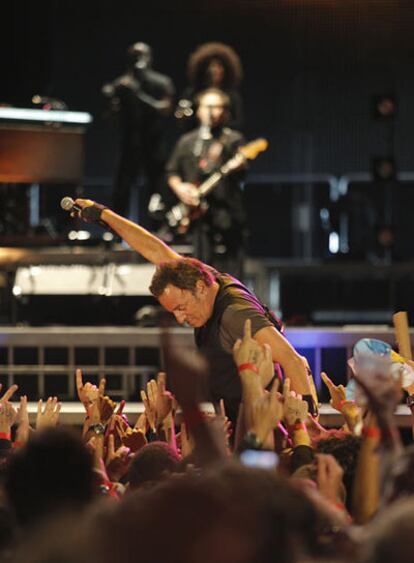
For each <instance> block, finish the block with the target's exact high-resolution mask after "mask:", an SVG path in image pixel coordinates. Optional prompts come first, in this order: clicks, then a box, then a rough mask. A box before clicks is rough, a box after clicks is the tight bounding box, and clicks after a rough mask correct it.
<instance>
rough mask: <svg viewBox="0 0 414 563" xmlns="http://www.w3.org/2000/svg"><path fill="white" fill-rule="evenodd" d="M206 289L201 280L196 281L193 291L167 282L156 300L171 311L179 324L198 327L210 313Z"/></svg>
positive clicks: (206, 319)
mask: <svg viewBox="0 0 414 563" xmlns="http://www.w3.org/2000/svg"><path fill="white" fill-rule="evenodd" d="M207 291H208V288H207V287H206V286H205V284H204V283H203V282H201V281H199V282H197V286H196V289H195V292H194V293H193V292H191V291H190V290H188V289H179V288H178V287H175V286H174V285H171V284H168V285H167V287H166V288H165V290H164V291H163V293H162V294H161V295H160V297H159V298H158V301H159V302H160V303H161V305H162V306H163V307H164V309H166V310H167V311H169V312H170V313H173V315H174V316H175V318H176V319H177V322H178V323H179V324H184V323H187V324H189V325H190V326H192V327H194V328H195V327H200V326H203V325H204V324H205V323H206V322H207V321H208V319H209V318H210V315H211V309H210V306H209V302H208V299H207Z"/></svg>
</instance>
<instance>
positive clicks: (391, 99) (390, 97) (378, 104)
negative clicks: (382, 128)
mask: <svg viewBox="0 0 414 563" xmlns="http://www.w3.org/2000/svg"><path fill="white" fill-rule="evenodd" d="M372 109H373V114H374V117H375V118H376V119H394V117H395V115H396V113H397V101H396V98H395V95H394V94H376V95H375V96H373V98H372Z"/></svg>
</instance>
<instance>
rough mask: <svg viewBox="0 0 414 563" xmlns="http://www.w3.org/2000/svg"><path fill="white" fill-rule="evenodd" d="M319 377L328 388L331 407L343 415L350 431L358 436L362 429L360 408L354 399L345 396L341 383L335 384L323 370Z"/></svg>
mask: <svg viewBox="0 0 414 563" xmlns="http://www.w3.org/2000/svg"><path fill="white" fill-rule="evenodd" d="M321 378H322V380H323V382H324V383H325V385H326V386H327V388H328V390H329V394H330V396H331V400H330V405H331V407H332V408H334V409H335V410H337V411H338V412H340V413H341V414H342V415H343V416H344V418H345V422H346V425H347V427H348V429H349V430H350V432H351V433H353V434H356V435H358V436H359V435H360V433H361V430H362V412H361V409H360V408H359V407H358V405H357V404H356V402H355V401H352V400H349V399H347V398H346V389H345V387H344V386H343V385H335V384H334V382H333V381H332V380H331V379H330V378H329V377H328V375H327V374H326V373H325V372H324V371H323V372H321Z"/></svg>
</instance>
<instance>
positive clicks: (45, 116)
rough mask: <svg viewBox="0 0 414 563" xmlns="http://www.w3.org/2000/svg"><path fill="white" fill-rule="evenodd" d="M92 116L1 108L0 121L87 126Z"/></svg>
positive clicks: (82, 112)
mask: <svg viewBox="0 0 414 563" xmlns="http://www.w3.org/2000/svg"><path fill="white" fill-rule="evenodd" d="M92 120H93V118H92V115H91V114H90V113H87V112H84V111H61V110H50V111H46V110H43V109H24V108H4V107H0V121H9V122H10V121H14V122H16V121H41V122H43V123H51V122H53V123H68V124H73V125H86V124H88V123H92Z"/></svg>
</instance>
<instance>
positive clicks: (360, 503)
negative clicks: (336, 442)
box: [352, 413, 380, 524]
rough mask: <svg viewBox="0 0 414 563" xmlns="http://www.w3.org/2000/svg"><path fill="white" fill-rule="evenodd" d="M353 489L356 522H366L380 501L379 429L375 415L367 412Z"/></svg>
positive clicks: (375, 510)
mask: <svg viewBox="0 0 414 563" xmlns="http://www.w3.org/2000/svg"><path fill="white" fill-rule="evenodd" d="M362 436H363V439H362V444H361V448H360V451H359V455H358V462H357V467H356V472H355V481H354V491H353V503H352V504H353V507H354V509H353V513H354V519H355V522H356V523H357V524H366V523H367V522H369V521H370V520H371V518H372V517H373V516H374V514H375V513H376V512H377V510H378V507H379V502H380V454H379V443H380V430H379V428H378V425H377V422H376V419H375V416H373V415H372V414H370V413H369V414H368V415H367V416H366V418H365V423H364V428H363V430H362Z"/></svg>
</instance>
